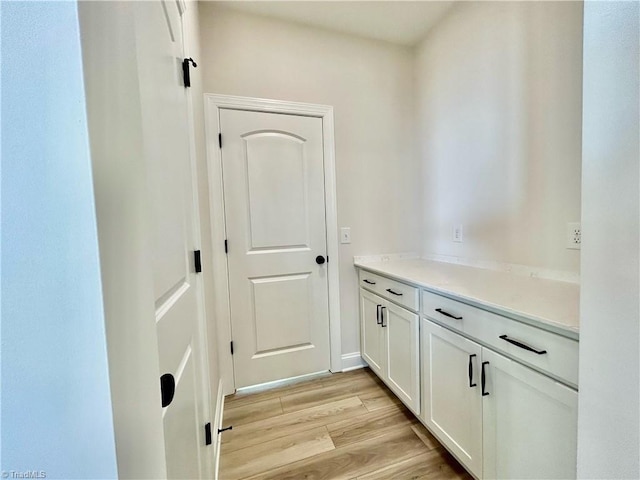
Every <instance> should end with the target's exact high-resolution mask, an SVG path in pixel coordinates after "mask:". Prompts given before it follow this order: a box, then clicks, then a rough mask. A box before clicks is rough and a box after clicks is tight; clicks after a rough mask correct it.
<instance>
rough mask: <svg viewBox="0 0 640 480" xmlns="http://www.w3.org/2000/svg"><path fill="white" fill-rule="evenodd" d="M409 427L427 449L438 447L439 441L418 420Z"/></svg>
mask: <svg viewBox="0 0 640 480" xmlns="http://www.w3.org/2000/svg"><path fill="white" fill-rule="evenodd" d="M411 429H412V430H413V432H414V433H415V434H416V435H417V436H418V438H419V439H420V440H422V443H424V444H425V445H426V446H427V448H428V449H429V450H433V449H434V448H440V447H441V445H440V442H439V441H438V440H437V439H436V437H434V436H433V435H431V433H430V432H429V430H427V429H426V428H425V426H424V425H422V424H421V423H420V422H418V421H416V422H415V423H414V424H413V425H411Z"/></svg>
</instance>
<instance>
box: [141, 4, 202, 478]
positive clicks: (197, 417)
mask: <svg viewBox="0 0 640 480" xmlns="http://www.w3.org/2000/svg"><path fill="white" fill-rule="evenodd" d="M136 40H137V52H138V68H139V74H140V97H141V103H142V116H143V118H142V123H143V135H144V148H145V157H146V158H145V160H146V165H147V177H148V179H149V182H148V199H149V211H150V217H151V218H150V222H149V228H150V229H151V232H152V239H153V242H152V245H150V250H151V256H152V259H151V260H152V265H151V266H150V268H152V269H153V278H154V294H155V308H156V327H157V333H158V347H159V356H160V362H159V363H160V372H161V374H167V375H170V376H171V377H173V380H174V382H175V394H174V396H173V400H172V402H171V403H170V404H169V405H168V406H166V407H165V408H164V409H163V422H164V437H165V453H166V462H167V474H168V476H169V478H203V477H204V476H207V477H209V476H211V474H210V470H209V468H211V465H212V464H213V458H210V459H208V458H207V455H206V452H207V451H208V450H206V447H205V430H204V425H205V419H206V418H208V417H209V411H208V410H209V390H208V378H207V370H206V362H205V361H204V356H203V353H204V349H205V348H206V344H205V342H204V338H205V337H204V334H203V331H204V312H203V306H202V303H201V300H202V299H201V291H200V289H201V285H200V283H199V282H200V279H199V277H198V274H197V273H196V272H195V269H194V261H193V251H194V249H195V248H196V245H197V240H196V235H195V228H196V221H197V212H196V210H195V206H194V196H193V192H194V185H195V183H194V177H193V172H192V171H191V162H190V153H189V135H188V122H187V103H186V93H185V88H184V85H183V81H182V77H181V62H182V59H183V56H184V55H183V43H182V42H183V39H182V19H181V11H180V8H179V4H178V3H177V2H176V1H175V0H166V1H164V0H161V1H153V2H139V3H137V4H136ZM132 68H135V66H132ZM141 228H143V226H141ZM134 274H135V272H132V275H134ZM169 378H170V377H169ZM165 391H168V387H167V388H165ZM211 450H212V449H211Z"/></svg>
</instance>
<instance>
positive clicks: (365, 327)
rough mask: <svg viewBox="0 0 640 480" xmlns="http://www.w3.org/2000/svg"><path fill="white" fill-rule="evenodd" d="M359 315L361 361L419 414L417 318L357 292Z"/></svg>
mask: <svg viewBox="0 0 640 480" xmlns="http://www.w3.org/2000/svg"><path fill="white" fill-rule="evenodd" d="M394 291H396V290H394ZM360 316H361V318H360V328H361V352H362V358H363V359H364V360H365V361H366V362H367V363H368V364H369V366H370V367H371V370H372V371H373V372H374V373H375V374H376V375H378V376H379V377H380V378H381V379H382V380H383V381H384V382H385V383H386V384H387V386H388V387H389V388H390V389H391V390H392V391H393V392H394V393H395V394H396V395H397V396H398V398H400V400H402V401H403V402H404V403H405V405H407V407H409V408H410V409H411V410H412V411H413V412H414V413H416V414H419V413H420V356H419V355H420V354H419V351H420V350H419V317H418V315H417V314H415V313H413V312H410V311H409V310H407V309H405V308H402V307H400V306H398V305H395V304H394V303H392V302H390V301H388V300H385V299H383V298H382V297H380V296H378V295H375V294H373V293H371V292H368V291H367V290H364V289H360Z"/></svg>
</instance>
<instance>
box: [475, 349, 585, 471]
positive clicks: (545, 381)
mask: <svg viewBox="0 0 640 480" xmlns="http://www.w3.org/2000/svg"><path fill="white" fill-rule="evenodd" d="M482 361H483V363H484V364H485V365H484V368H485V379H486V380H485V381H486V385H485V393H488V395H486V396H485V397H483V405H482V411H483V445H484V451H483V456H484V462H483V463H484V468H483V472H484V475H483V476H484V478H504V479H510V478H519V479H525V478H530V479H543V478H544V479H548V478H554V479H568V478H576V451H577V443H576V441H577V425H578V392H576V391H575V390H573V389H571V388H568V387H566V386H564V385H562V384H560V383H558V382H556V381H554V380H552V379H550V378H548V377H546V376H544V375H541V374H539V373H537V372H535V371H533V370H531V369H529V368H527V367H525V366H523V365H520V364H519V363H517V362H515V361H513V360H510V359H508V358H506V357H504V356H502V355H499V354H497V353H495V352H493V351H491V350H489V349H483V352H482Z"/></svg>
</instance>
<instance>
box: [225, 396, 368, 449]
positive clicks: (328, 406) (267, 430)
mask: <svg viewBox="0 0 640 480" xmlns="http://www.w3.org/2000/svg"><path fill="white" fill-rule="evenodd" d="M363 413H367V409H366V408H364V405H363V404H362V402H361V401H360V399H359V398H358V397H355V396H354V397H349V398H345V399H343V400H337V401H335V402H328V403H325V404H322V405H318V406H317V407H313V408H307V409H304V410H298V411H295V412H291V413H285V414H283V415H278V416H276V417H271V418H268V419H264V420H258V421H256V422H252V423H247V424H244V425H240V426H239V427H237V428H236V427H235V426H234V428H233V430H230V431H228V432H225V433H224V434H223V437H222V440H223V443H222V454H223V455H224V454H225V453H227V452H232V451H235V450H239V449H241V448H245V447H248V446H251V445H256V444H258V443H263V442H269V441H271V440H273V439H276V438H280V437H285V436H289V435H292V434H294V433H298V432H300V431H303V430H309V429H312V428H316V427H321V426H325V425H327V424H329V423H334V422H338V421H340V420H345V419H347V418H352V417H357V416H359V415H362V414H363ZM225 418H226V416H225ZM225 424H226V423H225Z"/></svg>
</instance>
